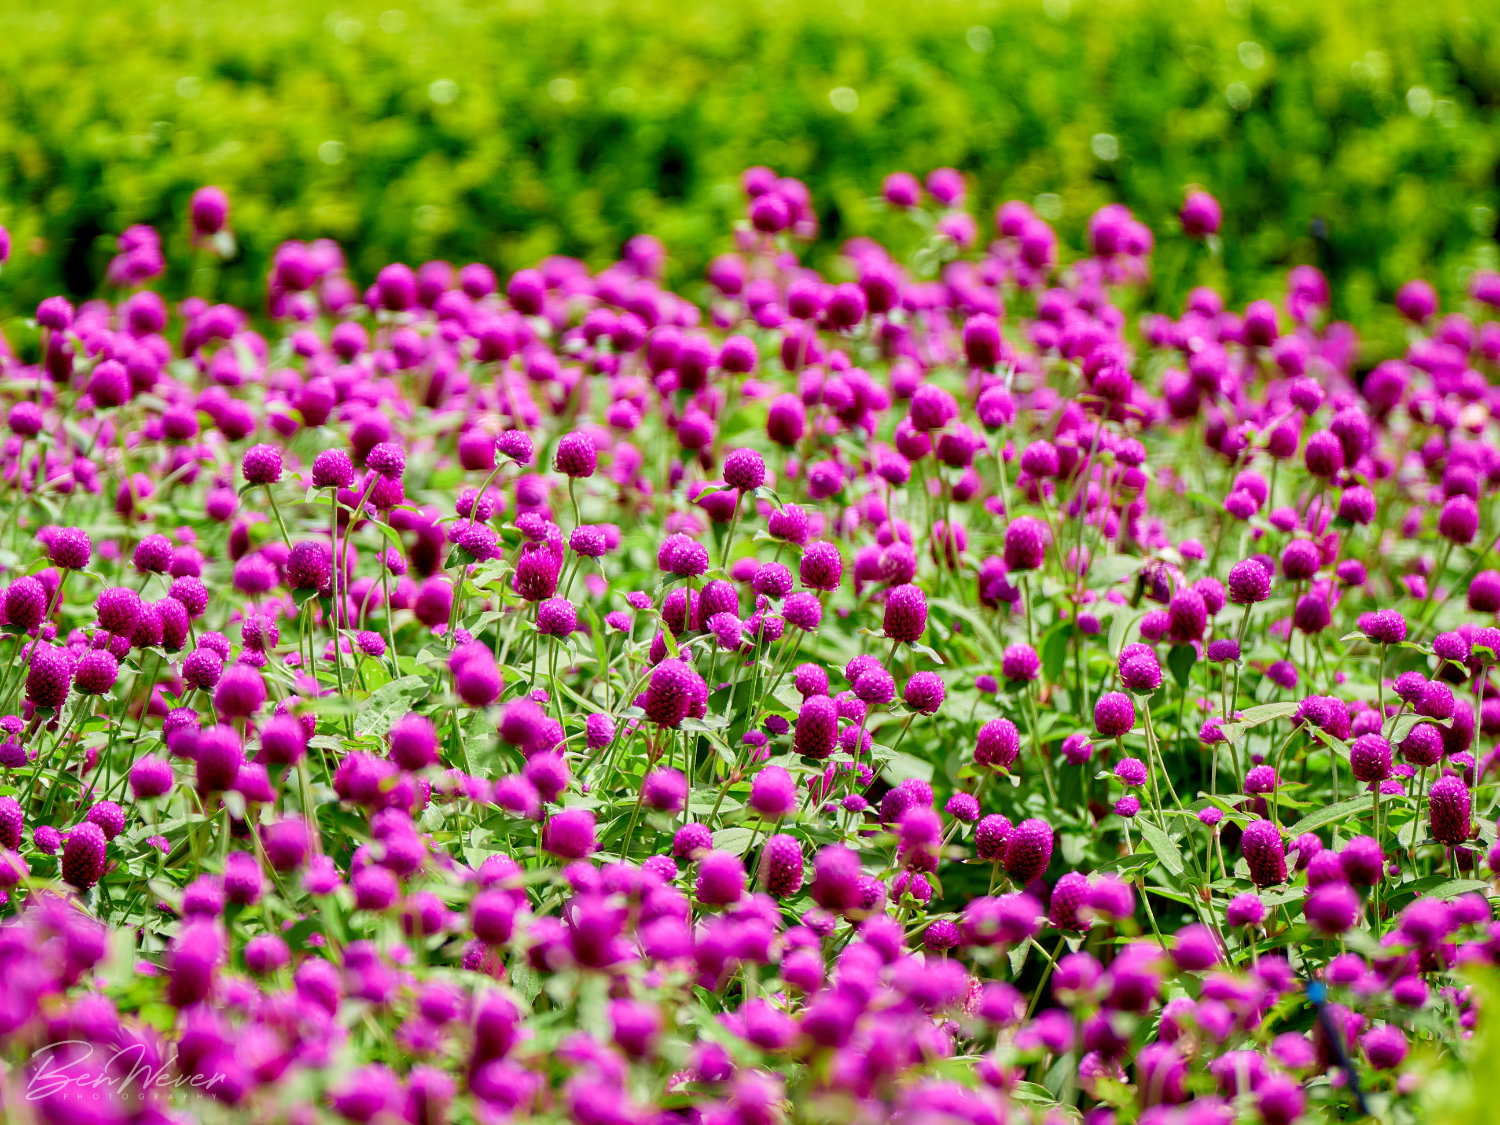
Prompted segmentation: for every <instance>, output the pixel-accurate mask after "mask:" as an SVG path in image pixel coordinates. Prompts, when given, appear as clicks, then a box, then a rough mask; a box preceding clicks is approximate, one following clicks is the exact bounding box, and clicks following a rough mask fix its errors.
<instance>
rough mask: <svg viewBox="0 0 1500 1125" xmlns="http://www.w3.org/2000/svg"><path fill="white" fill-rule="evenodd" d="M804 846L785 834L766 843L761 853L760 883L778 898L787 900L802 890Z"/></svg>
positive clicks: (776, 836) (793, 837)
mask: <svg viewBox="0 0 1500 1125" xmlns="http://www.w3.org/2000/svg"><path fill="white" fill-rule="evenodd" d="M802 868H803V857H802V845H801V843H799V842H798V840H797V838H796V837H795V836H788V835H786V834H784V833H781V834H778V835H775V836H772V837H771V838H770V839H768V840H767V841H766V846H765V848H764V849H763V850H762V851H761V853H760V871H759V875H760V881H761V885H762V886H764V887H765V888H766V891H767V892H768V893H769V894H771V895H773V896H775V897H776V898H787V897H789V896H791V895H794V894H796V893H797V892H798V891H799V890H801V889H802V877H803V874H802Z"/></svg>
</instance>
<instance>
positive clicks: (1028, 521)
mask: <svg viewBox="0 0 1500 1125" xmlns="http://www.w3.org/2000/svg"><path fill="white" fill-rule="evenodd" d="M1047 541H1048V532H1047V525H1046V524H1045V523H1043V522H1042V521H1041V520H1039V519H1036V518H1035V517H1033V516H1018V517H1017V518H1016V519H1013V520H1011V522H1010V524H1009V525H1008V526H1007V527H1006V529H1005V566H1006V569H1008V570H1036V569H1038V568H1039V567H1040V566H1041V565H1042V560H1043V559H1044V558H1046V555H1047Z"/></svg>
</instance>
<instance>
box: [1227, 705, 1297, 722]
mask: <svg viewBox="0 0 1500 1125" xmlns="http://www.w3.org/2000/svg"><path fill="white" fill-rule="evenodd" d="M1300 706H1301V704H1300V703H1261V704H1259V705H1257V706H1255V707H1246V708H1245V709H1244V710H1242V711H1240V712H1239V716H1238V718H1237V719H1236V720H1235V721H1236V722H1238V723H1243V724H1244V725H1245V726H1249V727H1253V726H1259V725H1260V724H1261V723H1268V722H1270V721H1271V720H1272V719H1290V718H1291V717H1292V716H1293V715H1295V714H1296V713H1297V708H1298V707H1300Z"/></svg>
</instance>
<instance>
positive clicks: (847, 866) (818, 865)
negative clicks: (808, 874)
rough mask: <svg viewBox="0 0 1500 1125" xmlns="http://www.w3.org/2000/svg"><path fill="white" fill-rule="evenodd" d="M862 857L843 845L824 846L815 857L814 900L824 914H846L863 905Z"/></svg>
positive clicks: (812, 892) (812, 891)
mask: <svg viewBox="0 0 1500 1125" xmlns="http://www.w3.org/2000/svg"><path fill="white" fill-rule="evenodd" d="M863 877H864V871H863V870H862V869H861V867H860V862H859V856H858V854H856V853H855V852H854V851H852V850H851V849H849V848H847V847H845V846H844V845H843V844H825V845H824V846H823V847H822V848H820V849H819V850H818V854H817V855H816V856H814V857H813V882H812V890H811V894H812V899H813V901H814V902H816V903H817V904H818V905H819V906H821V907H822V908H823V909H824V910H830V911H832V912H833V913H835V914H846V913H848V912H849V911H852V910H855V909H857V908H858V907H859V906H860V904H861V902H862V901H863V893H862V891H861V889H860V881H861V880H862V879H863Z"/></svg>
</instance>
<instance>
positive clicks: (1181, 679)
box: [1167, 645, 1198, 688]
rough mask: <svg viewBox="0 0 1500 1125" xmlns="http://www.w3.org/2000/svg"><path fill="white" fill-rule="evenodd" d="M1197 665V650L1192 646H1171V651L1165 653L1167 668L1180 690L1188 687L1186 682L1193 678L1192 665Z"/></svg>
mask: <svg viewBox="0 0 1500 1125" xmlns="http://www.w3.org/2000/svg"><path fill="white" fill-rule="evenodd" d="M1197 663H1198V650H1197V649H1195V648H1193V646H1192V645H1173V646H1172V651H1171V652H1169V653H1167V667H1168V668H1169V669H1170V670H1171V672H1172V678H1173V679H1174V680H1176V681H1177V686H1178V687H1180V688H1186V687H1187V686H1188V681H1189V680H1191V679H1192V676H1193V665H1195V664H1197Z"/></svg>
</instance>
